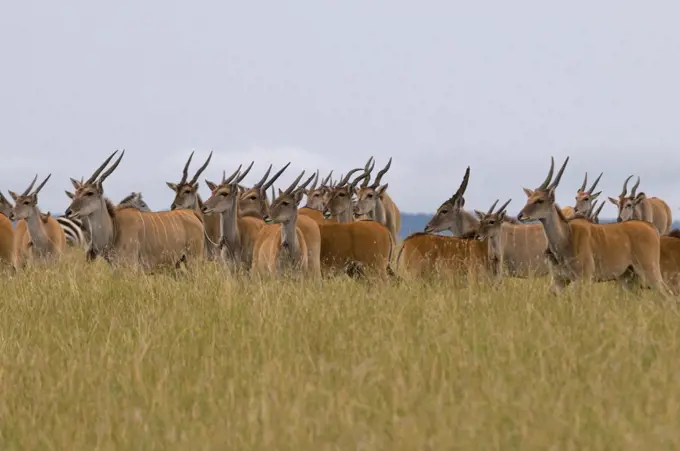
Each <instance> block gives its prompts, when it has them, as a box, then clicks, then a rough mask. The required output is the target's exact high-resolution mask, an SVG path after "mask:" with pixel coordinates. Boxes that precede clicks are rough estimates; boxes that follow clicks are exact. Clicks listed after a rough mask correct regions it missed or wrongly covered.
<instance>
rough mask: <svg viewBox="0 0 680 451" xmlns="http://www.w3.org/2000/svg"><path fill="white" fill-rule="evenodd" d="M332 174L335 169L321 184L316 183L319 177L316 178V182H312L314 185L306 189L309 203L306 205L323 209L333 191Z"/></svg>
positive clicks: (315, 208)
mask: <svg viewBox="0 0 680 451" xmlns="http://www.w3.org/2000/svg"><path fill="white" fill-rule="evenodd" d="M317 174H318V171H317ZM332 175H333V171H331V172H330V173H329V174H328V175H327V176H326V178H325V179H323V180H322V181H321V184H320V185H319V186H317V185H316V182H317V181H318V178H315V179H314V183H313V184H312V186H311V187H309V189H307V190H305V194H306V195H307V203H306V204H305V207H307V208H312V209H314V210H319V211H323V209H324V206H325V205H326V202H328V197H329V195H330V193H331V187H330V185H329V183H330V181H331V176H332Z"/></svg>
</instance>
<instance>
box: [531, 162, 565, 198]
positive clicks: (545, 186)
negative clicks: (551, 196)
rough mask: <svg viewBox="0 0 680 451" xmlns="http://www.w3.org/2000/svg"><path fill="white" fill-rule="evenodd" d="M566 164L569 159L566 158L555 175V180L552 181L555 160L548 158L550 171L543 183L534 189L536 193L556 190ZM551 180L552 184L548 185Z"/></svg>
mask: <svg viewBox="0 0 680 451" xmlns="http://www.w3.org/2000/svg"><path fill="white" fill-rule="evenodd" d="M567 163H569V157H567V158H566V159H565V160H564V163H563V164H562V167H561V168H560V170H559V172H558V173H557V176H556V177H555V180H552V178H553V172H554V171H555V158H553V157H550V170H549V171H548V176H547V177H546V178H545V180H544V181H543V183H541V186H539V187H538V188H536V191H539V190H546V189H552V188H556V187H557V185H559V184H560V180H562V174H564V169H565V168H566V167H567ZM551 180H552V183H550V181H551Z"/></svg>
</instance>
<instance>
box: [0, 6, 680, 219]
mask: <svg viewBox="0 0 680 451" xmlns="http://www.w3.org/2000/svg"><path fill="white" fill-rule="evenodd" d="M0 10H1V14H0V50H1V54H2V70H1V71H0V89H1V90H2V91H1V92H2V95H1V96H0V121H1V122H2V134H1V135H0V140H1V141H2V145H3V149H2V164H1V166H0V167H1V171H2V172H1V174H2V175H1V177H2V182H1V183H0V189H2V190H3V191H4V192H5V193H6V192H7V189H11V190H14V191H23V190H24V189H25V188H26V186H27V185H28V183H29V182H30V180H31V179H32V178H33V176H34V175H35V173H36V172H38V173H39V175H40V177H43V176H45V175H47V174H48V173H49V172H51V173H52V178H51V180H50V182H49V183H48V184H47V185H46V187H45V189H44V191H45V192H44V193H41V195H40V204H41V207H42V209H43V211H47V210H51V211H53V212H54V213H55V214H61V213H63V211H64V209H65V208H66V206H67V204H68V202H67V201H68V199H67V197H66V196H65V194H64V193H63V190H64V189H66V188H69V189H70V183H69V179H68V178H69V177H75V178H80V177H81V176H85V177H89V175H90V174H91V172H92V171H93V170H94V169H95V167H96V166H98V165H99V164H100V162H101V161H102V160H103V159H104V158H105V157H106V156H107V155H108V154H109V153H110V152H112V151H113V150H115V149H117V148H121V149H122V148H125V149H126V154H125V157H124V159H123V161H122V163H121V165H120V166H119V168H118V170H117V171H116V172H115V173H114V174H113V175H111V176H110V177H109V179H108V180H107V181H106V183H105V185H104V186H105V191H106V194H107V195H108V196H110V197H111V198H112V199H113V200H114V201H118V200H119V199H120V198H121V197H123V196H124V195H125V194H127V193H129V192H130V191H131V190H135V191H142V192H143V194H144V197H145V199H146V200H147V202H148V203H149V205H150V206H151V207H152V208H153V209H164V208H168V207H169V204H170V203H171V201H172V198H173V195H172V192H171V191H170V190H169V189H168V188H167V186H166V184H165V182H166V181H172V182H176V181H178V180H179V178H180V175H181V169H182V166H183V164H184V161H185V160H186V158H187V157H188V154H189V152H190V151H191V149H196V157H195V160H196V165H198V164H200V163H201V161H199V160H201V158H205V157H206V156H207V154H208V152H209V150H210V149H213V150H214V151H215V152H216V155H215V157H214V158H213V162H212V163H211V165H210V166H209V168H208V169H207V171H206V173H205V176H206V177H208V178H210V179H213V180H215V179H217V178H219V176H220V174H221V172H222V169H226V170H227V171H230V170H233V169H235V168H236V167H237V166H238V165H239V164H241V163H245V164H248V163H249V162H250V161H251V160H255V166H254V167H253V171H252V175H251V176H250V177H249V178H248V179H246V181H251V180H257V179H258V178H259V176H260V175H261V174H262V173H263V171H264V170H265V169H266V167H267V166H268V165H269V163H273V164H274V165H275V167H279V166H280V165H282V164H285V163H286V162H288V161H292V164H291V167H290V169H289V172H288V173H287V174H286V177H282V182H281V183H278V184H277V185H281V186H280V187H281V188H285V186H284V183H285V181H290V180H292V179H293V178H294V177H296V176H297V174H298V173H299V171H300V170H302V169H306V170H307V171H314V170H316V169H317V168H319V169H320V170H321V172H322V173H326V172H327V171H328V170H329V169H331V168H333V169H335V170H336V174H337V173H340V172H343V171H347V169H349V168H351V167H354V166H363V164H364V163H365V161H366V159H367V158H368V156H370V155H375V156H376V158H377V161H378V165H382V164H384V163H385V162H386V161H387V159H388V158H389V157H390V156H392V157H393V158H394V162H393V165H392V169H391V171H390V172H389V174H388V175H387V176H386V177H385V180H386V181H388V182H389V184H390V187H389V192H390V193H391V195H392V197H393V199H394V200H395V201H396V203H397V205H398V206H399V207H400V208H401V210H402V211H408V212H423V211H424V212H430V211H434V210H435V209H436V208H437V207H438V206H439V204H440V203H441V202H442V201H443V200H445V199H446V198H447V197H448V196H449V195H450V194H451V193H452V192H453V191H454V190H455V189H456V188H457V186H458V184H459V183H460V179H461V177H462V175H463V172H464V170H465V167H466V166H467V165H470V166H471V171H472V175H471V179H470V185H469V187H468V192H467V196H466V198H467V205H468V206H469V208H473V207H476V208H480V207H481V208H485V207H486V206H487V205H489V204H490V203H491V202H492V201H493V200H494V199H496V198H501V201H503V200H505V199H506V198H507V197H508V196H509V197H512V198H513V202H512V204H511V205H510V207H509V210H510V211H511V212H512V213H513V214H516V213H517V211H518V210H519V209H520V208H521V207H522V205H523V204H524V200H525V195H524V194H523V192H522V190H521V187H522V186H527V187H535V186H536V185H538V184H540V182H541V181H542V179H543V177H544V176H545V173H546V171H547V169H548V166H549V163H550V155H555V157H556V158H557V159H558V160H559V161H558V163H559V162H561V161H562V159H563V158H564V157H565V156H567V155H570V156H571V162H570V165H569V167H568V169H567V171H566V173H565V176H564V178H563V181H562V183H561V185H560V188H559V190H558V200H559V201H560V202H561V203H562V204H570V205H571V204H573V202H574V200H573V198H574V194H575V190H576V189H577V188H578V186H579V185H580V183H581V181H582V179H583V173H584V171H586V170H587V171H589V173H590V174H592V175H594V176H596V175H597V174H598V173H599V172H600V171H604V173H605V174H604V176H603V178H602V182H601V187H602V188H603V189H604V190H605V195H614V196H615V195H617V194H618V193H619V191H620V189H621V184H622V182H623V179H625V177H627V176H628V175H629V174H633V173H634V174H638V175H640V176H641V177H642V184H641V189H643V190H644V191H645V192H646V193H648V195H655V196H659V197H662V198H664V199H665V200H666V201H667V202H668V203H669V204H670V205H671V208H673V210H674V211H675V212H677V207H679V206H680V189H678V183H676V182H675V180H676V178H677V175H678V172H679V171H680V122H679V120H680V111H679V110H680V88H678V83H680V59H679V56H680V27H678V22H677V21H678V17H680V2H677V1H671V0H668V1H661V0H659V1H656V2H641V1H637V0H616V1H614V0H598V1H581V0H579V1H571V2H559V3H558V2H546V1H544V0H543V1H519V0H518V1H513V2H509V1H486V2H469V1H460V2H455V1H451V0H448V1H437V2H435V1H430V2H414V1H396V0H389V1H388V0H381V1H378V0H372V1H366V0H362V1H359V0H345V1H343V2H324V1H319V0H296V1H276V2H263V1H251V2H246V1H218V0H213V1H201V2H189V1H185V2H173V1H161V0H146V1H131V0H117V1H115V2H94V1H91V0H79V1H69V0H64V1H47V0H43V1H30V0H29V1H26V0H24V1H20V2H19V1H17V2H6V3H5V4H4V5H3V6H2V8H0ZM203 178H204V177H202V178H201V179H203ZM201 190H202V193H203V194H204V196H206V195H207V194H209V193H208V189H207V187H206V186H205V183H204V182H203V181H202V180H201ZM603 197H604V196H603ZM613 214H614V207H613V206H611V205H608V206H607V207H606V208H605V210H604V212H603V216H606V217H609V216H612V215H613ZM675 214H676V215H678V217H679V218H680V213H675Z"/></svg>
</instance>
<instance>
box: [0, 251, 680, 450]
mask: <svg viewBox="0 0 680 451" xmlns="http://www.w3.org/2000/svg"><path fill="white" fill-rule="evenodd" d="M1 283H2V286H1V288H0V289H1V291H0V292H1V293H2V303H1V304H0V305H1V307H0V308H1V310H0V358H1V360H0V383H1V385H0V387H1V388H2V390H1V391H0V419H1V421H0V448H1V449H3V450H10V449H69V450H76V449H88V450H90V449H103V450H106V449H126V450H129V449H144V450H155V449H163V450H172V449H192V450H197V449H229V450H235V449H268V450H270V449H286V450H323V449H366V450H368V449H370V450H374V449H389V450H400V449H404V450H406V449H408V450H424V449H485V450H487V449H504V450H505V449H522V450H529V449H548V448H552V449H578V450H585V449H618V450H625V449H673V448H674V449H677V447H679V446H680V318H678V310H677V308H676V307H675V306H674V305H671V304H669V303H668V302H667V301H660V300H657V299H656V298H655V295H654V293H646V294H644V295H643V296H642V297H636V296H634V295H631V294H626V293H624V292H622V291H621V290H620V289H619V288H617V287H615V286H608V285H597V286H592V287H583V288H581V289H580V290H578V291H574V292H571V293H569V294H567V295H565V296H563V297H561V298H553V297H551V296H549V295H547V294H546V290H547V283H546V281H545V280H536V281H521V280H506V281H505V282H504V283H503V285H502V286H501V287H499V288H497V289H490V288H469V289H459V290H455V289H453V288H452V287H451V286H450V285H448V284H447V283H444V282H440V283H432V284H416V283H401V284H398V283H392V284H390V283H380V282H371V283H357V282H353V281H350V280H345V279H338V280H332V281H325V282H323V283H304V282H293V281H288V282H286V281H280V282H274V281H271V282H267V283H264V284H261V285H252V284H250V283H249V282H248V281H247V280H244V279H240V280H232V279H230V278H229V276H228V275H226V274H225V273H224V272H223V271H222V270H220V269H219V268H218V267H216V266H213V265H205V266H202V267H201V268H196V271H194V272H192V273H191V274H188V275H186V276H184V277H180V278H175V277H173V276H172V275H169V274H168V275H165V274H159V275H154V276H140V275H134V274H129V273H126V272H123V271H111V270H110V268H108V266H107V265H106V264H103V263H102V262H97V263H96V264H93V265H89V266H88V265H86V264H85V262H84V261H83V260H82V257H81V256H70V257H69V259H68V260H67V261H65V262H64V263H62V264H60V265H58V266H56V267H55V266H52V267H36V268H28V269H27V270H26V271H25V272H23V273H22V274H20V275H18V276H16V277H9V278H7V277H6V278H3V279H2V282H1Z"/></svg>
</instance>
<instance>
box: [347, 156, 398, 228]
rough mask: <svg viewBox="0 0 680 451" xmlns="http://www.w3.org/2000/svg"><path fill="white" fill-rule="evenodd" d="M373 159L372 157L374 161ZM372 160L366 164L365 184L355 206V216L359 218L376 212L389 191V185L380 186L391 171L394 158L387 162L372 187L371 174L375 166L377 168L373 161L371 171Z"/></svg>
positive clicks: (360, 189)
mask: <svg viewBox="0 0 680 451" xmlns="http://www.w3.org/2000/svg"><path fill="white" fill-rule="evenodd" d="M372 158H373V157H371V159H372ZM371 159H369V160H368V163H366V170H365V173H366V178H365V179H364V182H363V183H362V184H361V187H360V188H359V190H358V191H357V203H356V205H355V206H354V214H355V215H357V216H361V215H367V214H369V213H371V212H372V211H374V210H375V209H376V203H377V202H378V200H379V199H381V198H382V195H383V193H384V192H385V190H386V189H387V185H388V184H387V183H386V184H384V185H382V186H381V185H380V181H381V180H382V178H383V176H384V175H385V174H386V173H387V171H388V170H389V169H390V166H391V165H392V158H390V160H389V161H388V162H387V165H385V167H384V168H383V169H382V170H380V172H378V175H377V176H376V177H375V180H374V181H373V183H372V184H371V185H369V184H368V183H369V179H370V177H371V176H370V174H371V170H373V166H375V160H374V161H373V166H371V167H370V169H369V164H370V163H371Z"/></svg>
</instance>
